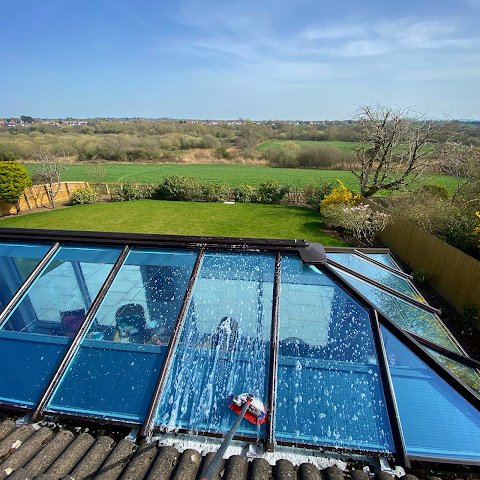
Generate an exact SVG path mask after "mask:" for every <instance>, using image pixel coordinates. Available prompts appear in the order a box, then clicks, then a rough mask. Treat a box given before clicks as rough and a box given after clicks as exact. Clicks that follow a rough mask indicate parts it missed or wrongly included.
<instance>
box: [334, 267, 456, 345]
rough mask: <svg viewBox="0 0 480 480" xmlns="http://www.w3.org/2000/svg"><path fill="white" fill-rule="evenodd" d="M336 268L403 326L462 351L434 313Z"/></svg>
mask: <svg viewBox="0 0 480 480" xmlns="http://www.w3.org/2000/svg"><path fill="white" fill-rule="evenodd" d="M335 270H336V271H337V272H338V273H339V274H340V275H342V277H344V278H345V279H346V280H347V281H348V282H349V283H350V284H351V285H352V286H354V287H355V288H356V289H357V290H358V291H359V292H360V293H362V294H363V295H365V297H367V298H368V299H369V300H370V301H371V302H372V303H373V304H374V305H375V306H376V307H378V308H379V309H380V310H381V311H382V312H383V313H384V314H385V315H387V316H389V317H390V318H391V319H392V320H393V321H394V322H396V323H397V324H398V325H400V326H401V327H402V328H406V329H407V330H411V331H412V332H414V333H418V335H421V336H422V337H425V338H428V339H429V340H432V341H433V342H435V343H438V344H439V345H442V346H444V347H446V348H449V349H450V350H453V351H455V352H459V353H460V350H459V348H458V347H457V344H456V343H455V342H454V340H453V338H452V337H451V335H450V334H449V333H448V331H447V330H446V328H445V327H444V326H443V324H442V323H441V322H440V320H439V319H438V318H437V317H436V316H435V315H434V314H433V313H430V312H427V311H425V310H422V309H421V308H419V307H416V306H414V305H411V304H409V303H407V302H405V301H404V300H401V299H400V298H398V297H395V296H393V295H390V294H389V293H387V292H384V291H382V290H380V289H379V288H377V287H374V286H373V285H369V284H368V283H366V282H363V281H362V280H359V279H357V278H355V277H353V276H351V275H348V274H347V273H345V272H342V271H341V270H339V269H335Z"/></svg>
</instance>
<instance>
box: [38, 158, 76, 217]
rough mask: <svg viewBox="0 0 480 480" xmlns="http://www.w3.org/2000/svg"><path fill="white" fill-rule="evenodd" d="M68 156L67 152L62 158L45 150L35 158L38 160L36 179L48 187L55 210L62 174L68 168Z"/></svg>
mask: <svg viewBox="0 0 480 480" xmlns="http://www.w3.org/2000/svg"><path fill="white" fill-rule="evenodd" d="M66 156H67V155H66V153H65V152H64V153H63V155H62V156H60V155H53V154H51V153H50V152H47V151H45V150H41V151H39V152H36V153H35V154H34V157H35V158H36V159H37V160H38V163H37V167H36V172H35V177H36V178H37V179H39V180H41V181H42V182H43V183H45V184H46V185H48V188H47V193H48V197H49V199H50V203H51V204H52V207H53V208H55V206H56V205H55V197H56V196H57V195H58V192H59V191H60V185H61V174H62V172H63V171H64V170H65V169H66V168H67V166H68V165H67V164H66V163H65V157H66ZM62 160H63V161H62Z"/></svg>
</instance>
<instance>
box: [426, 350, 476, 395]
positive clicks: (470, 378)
mask: <svg viewBox="0 0 480 480" xmlns="http://www.w3.org/2000/svg"><path fill="white" fill-rule="evenodd" d="M427 350H428V351H429V352H430V353H431V354H432V355H433V356H434V357H435V358H436V359H437V360H439V361H440V362H442V363H443V364H444V365H445V366H446V367H447V368H448V369H449V370H451V371H452V372H453V373H454V374H455V375H456V376H457V377H458V378H460V380H462V381H463V382H464V383H466V384H467V385H468V386H469V387H471V388H472V389H473V390H475V391H476V392H477V393H480V375H479V374H478V372H477V370H475V369H474V368H471V367H468V366H467V365H464V364H462V363H460V362H457V361H455V360H452V359H451V358H448V357H446V356H445V355H442V354H441V353H438V352H436V351H435V350H431V349H430V348H427Z"/></svg>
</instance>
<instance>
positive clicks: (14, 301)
mask: <svg viewBox="0 0 480 480" xmlns="http://www.w3.org/2000/svg"><path fill="white" fill-rule="evenodd" d="M59 248H60V243H58V242H55V243H54V244H53V245H52V246H51V247H50V250H48V252H47V253H46V254H45V256H44V257H43V258H42V260H41V261H40V263H39V264H38V265H37V266H36V267H35V268H34V270H33V272H32V273H31V274H30V275H29V276H28V277H27V279H26V280H25V281H24V282H23V284H22V285H21V286H20V288H19V289H18V290H17V292H16V293H15V295H14V296H13V297H12V298H11V299H10V301H9V302H8V303H7V304H6V305H5V308H4V309H3V310H2V312H1V313H0V327H1V326H2V324H3V322H4V321H5V319H6V318H7V317H8V315H9V314H10V312H11V311H12V310H13V309H14V308H15V306H16V305H17V302H18V301H19V300H20V299H21V298H22V297H23V295H24V294H25V293H26V292H27V290H28V289H29V288H30V287H31V286H32V284H33V282H34V281H35V280H36V279H37V277H38V275H40V273H41V272H42V270H43V269H44V268H45V267H46V266H47V265H48V263H49V262H50V260H51V259H52V258H53V256H54V255H55V254H56V253H57V250H58V249H59Z"/></svg>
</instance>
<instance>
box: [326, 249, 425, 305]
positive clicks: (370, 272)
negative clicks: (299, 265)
mask: <svg viewBox="0 0 480 480" xmlns="http://www.w3.org/2000/svg"><path fill="white" fill-rule="evenodd" d="M327 256H328V257H329V258H331V259H332V260H336V261H337V262H339V263H341V264H342V265H345V266H346V267H349V268H351V269H352V270H356V271H357V272H359V273H362V274H363V275H366V276H367V277H370V278H371V279H373V280H376V281H377V282H379V283H381V284H383V285H386V286H387V287H390V288H393V289H394V290H397V291H398V292H400V293H404V294H405V295H408V296H410V297H412V298H414V299H415V300H419V301H422V299H421V297H420V296H419V294H418V293H417V291H416V290H415V289H414V288H413V286H412V285H411V284H410V282H409V281H408V280H407V279H405V278H403V277H400V276H398V275H395V274H394V273H391V272H389V271H388V270H385V269H384V268H382V267H379V266H377V265H374V264H373V263H370V262H368V261H367V260H364V259H363V258H360V257H358V256H357V255H354V254H352V253H329V254H328V255H327Z"/></svg>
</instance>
